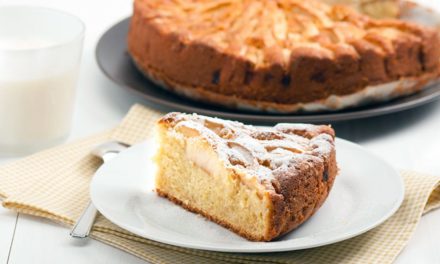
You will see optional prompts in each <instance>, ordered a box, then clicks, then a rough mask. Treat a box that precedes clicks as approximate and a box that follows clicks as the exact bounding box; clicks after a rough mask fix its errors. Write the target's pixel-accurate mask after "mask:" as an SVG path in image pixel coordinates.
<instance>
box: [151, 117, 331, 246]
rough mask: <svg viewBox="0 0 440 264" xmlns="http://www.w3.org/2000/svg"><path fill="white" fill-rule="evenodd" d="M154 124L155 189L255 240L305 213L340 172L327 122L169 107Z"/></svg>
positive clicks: (273, 235)
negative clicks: (275, 120) (243, 117)
mask: <svg viewBox="0 0 440 264" xmlns="http://www.w3.org/2000/svg"><path fill="white" fill-rule="evenodd" d="M157 132H158V133H157V134H158V143H159V144H158V145H159V148H158V150H157V154H156V158H155V160H156V163H157V167H158V170H157V175H156V179H155V183H156V191H157V193H158V194H159V195H160V196H163V197H166V198H168V199H169V200H171V201H173V202H174V203H176V204H179V205H181V206H182V207H184V208H186V209H188V210H190V211H193V212H196V213H199V214H201V215H203V216H205V217H206V218H208V219H210V220H212V221H215V222H216V223H218V224H220V225H222V226H224V227H226V228H229V229H230V230H232V231H234V232H236V233H237V234H239V235H241V236H243V237H245V238H247V239H249V240H253V241H270V240H273V239H275V238H277V237H279V236H281V235H283V234H285V233H287V232H289V231H291V230H293V229H295V228H296V227H298V226H299V225H300V224H301V223H303V222H304V221H306V220H307V219H308V218H310V216H312V215H313V214H314V213H315V212H316V211H317V210H318V209H319V207H320V206H321V205H322V204H323V202H324V201H325V199H326V198H327V196H328V194H329V192H330V189H331V188H332V185H333V182H334V180H335V177H336V174H337V165H336V154H335V148H334V131H333V129H332V128H331V127H329V126H315V125H306V124H278V125H276V126H275V127H272V128H269V127H253V126H249V125H243V124H242V123H239V122H234V121H225V120H221V119H217V118H209V117H204V116H200V115H196V114H192V115H189V114H181V113H170V114H167V115H166V116H164V117H163V118H161V119H160V120H159V121H158V123H157Z"/></svg>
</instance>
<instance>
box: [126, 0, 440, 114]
mask: <svg viewBox="0 0 440 264" xmlns="http://www.w3.org/2000/svg"><path fill="white" fill-rule="evenodd" d="M128 51H129V53H130V54H131V57H132V58H133V60H134V62H135V64H136V65H137V67H138V68H139V69H140V70H141V71H142V72H143V73H144V74H145V75H146V76H148V77H149V78H150V79H152V80H153V81H155V82H157V83H158V84H159V85H160V86H162V87H164V88H166V89H169V90H171V91H174V92H175V93H177V94H180V95H183V96H185V97H188V98H192V99H194V100H200V101H203V102H207V103H212V104H217V105H223V106H227V107H232V108H243V109H251V110H259V111H272V112H273V111H274V112H283V113H289V112H296V111H301V110H303V111H322V110H337V109H343V108H346V107H352V106H357V105H361V104H365V103H369V102H372V101H373V102H375V101H385V100H390V99H392V98H395V97H398V96H403V95H407V94H410V93H414V92H416V91H419V90H420V89H421V88H422V87H424V86H426V84H427V83H429V82H430V81H433V80H436V79H437V78H438V75H439V62H440V41H439V36H438V33H437V31H436V30H434V29H430V28H427V27H423V26H419V25H416V24H412V23H408V22H403V21H400V20H393V19H387V20H376V19H373V18H370V17H369V16H366V15H362V14H360V13H357V12H356V11H355V10H354V9H351V8H349V7H346V6H340V5H336V6H332V5H327V4H326V3H324V2H320V1H315V0H307V1H302V0H278V1H276V0H262V1H253V0H241V1H232V0H223V1H201V0H199V1H194V0H181V1H163V0H135V3H134V14H133V17H132V19H131V24H130V30H129V34H128Z"/></svg>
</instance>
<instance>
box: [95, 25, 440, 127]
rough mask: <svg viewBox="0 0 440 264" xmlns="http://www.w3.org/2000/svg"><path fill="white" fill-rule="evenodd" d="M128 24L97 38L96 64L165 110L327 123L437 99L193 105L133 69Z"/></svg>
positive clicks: (436, 90)
mask: <svg viewBox="0 0 440 264" xmlns="http://www.w3.org/2000/svg"><path fill="white" fill-rule="evenodd" d="M129 21H130V18H126V19H124V20H122V21H121V22H119V23H117V24H116V25H114V26H113V27H112V28H110V29H109V30H108V31H107V32H105V33H104V35H103V36H102V37H101V39H100V40H99V42H98V45H97V47H96V59H97V61H98V65H99V67H100V68H101V70H102V71H103V72H104V74H105V75H107V76H108V77H109V78H110V79H111V80H113V81H115V82H116V83H118V84H120V85H121V86H122V87H124V88H126V89H128V90H130V91H132V92H135V93H137V94H139V96H142V97H144V98H145V99H147V100H148V101H150V102H151V103H153V105H159V106H162V107H163V106H165V107H167V108H169V110H170V111H182V112H187V113H192V112H195V113H199V114H204V115H210V116H217V117H221V118H227V119H233V120H241V121H244V122H250V123H279V122H304V123H317V122H323V123H330V122H336V121H344V120H351V119H360V118H366V117H372V116H378V115H385V114H390V113H394V112H398V111H403V110H407V109H410V108H414V107H417V106H420V105H422V104H426V103H429V102H432V101H433V100H435V99H438V98H439V97H440V85H435V86H431V87H427V88H425V89H424V90H423V91H421V92H419V93H416V94H413V95H410V96H407V97H403V98H399V99H395V100H392V101H390V102H387V103H381V104H374V105H369V106H366V107H359V108H352V109H347V110H343V111H338V112H324V113H314V114H287V115H286V114H285V115H283V114H267V113H255V112H245V111H239V110H231V109H225V108H221V107H218V106H213V105H209V104H203V103H200V102H194V101H191V100H189V99H186V98H182V97H179V96H176V95H174V94H173V93H170V92H167V91H165V90H164V89H162V88H160V87H158V86H157V85H155V84H153V83H152V82H151V81H149V80H148V79H147V78H145V77H144V76H143V75H142V74H141V73H140V72H139V71H138V70H137V69H136V67H135V66H134V64H133V62H132V60H131V58H130V56H129V54H128V53H127V45H126V38H127V32H128V25H129Z"/></svg>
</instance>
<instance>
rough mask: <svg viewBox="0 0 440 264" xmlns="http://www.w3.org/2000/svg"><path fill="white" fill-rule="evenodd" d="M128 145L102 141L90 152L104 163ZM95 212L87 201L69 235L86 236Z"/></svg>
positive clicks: (96, 212) (93, 220)
mask: <svg viewBox="0 0 440 264" xmlns="http://www.w3.org/2000/svg"><path fill="white" fill-rule="evenodd" d="M128 146H129V145H127V144H125V143H122V142H118V141H110V142H106V143H103V144H101V145H99V146H98V147H96V148H95V149H93V150H92V154H93V155H95V156H97V157H100V158H101V159H102V160H103V161H104V163H106V162H108V161H109V160H111V159H113V158H114V157H116V156H117V155H118V154H119V152H121V151H123V150H124V149H126V148H127V147H128ZM97 214H98V210H96V208H95V206H94V205H93V203H92V202H89V204H88V205H87V207H86V209H84V211H83V213H82V214H81V216H80V217H79V219H78V220H77V222H76V224H75V226H74V227H73V228H72V231H70V236H71V237H75V238H86V237H88V236H89V234H90V230H91V229H92V226H93V223H94V222H95V218H96V215H97Z"/></svg>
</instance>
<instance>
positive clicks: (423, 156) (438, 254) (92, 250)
mask: <svg viewBox="0 0 440 264" xmlns="http://www.w3.org/2000/svg"><path fill="white" fill-rule="evenodd" d="M419 2H421V3H423V4H426V5H430V6H431V7H433V8H435V9H437V10H439V11H440V2H437V1H430V0H419ZM435 2H437V3H435ZM18 4H26V5H34V6H35V5H38V6H46V7H51V8H56V9H60V10H64V11H67V12H70V13H72V14H74V15H77V16H78V17H80V18H81V19H82V20H83V21H84V22H85V24H86V27H87V31H86V38H85V46H84V53H83V58H82V65H81V74H80V80H79V85H78V92H77V101H76V111H75V117H74V123H73V130H72V133H71V136H70V138H69V140H73V139H77V138H80V137H83V136H87V135H91V134H94V133H96V132H99V131H102V130H105V129H108V128H110V127H113V126H115V125H116V124H117V123H118V122H119V121H120V120H121V119H122V117H123V116H124V115H125V114H126V112H127V111H128V109H129V108H130V106H131V105H133V104H135V103H143V104H146V105H148V103H147V102H146V101H144V100H142V99H140V98H137V97H136V96H135V95H132V94H130V93H129V92H127V91H125V90H123V89H120V88H119V87H117V85H115V84H114V83H112V82H111V81H109V80H108V79H106V77H105V76H104V75H103V74H102V73H101V72H100V71H99V69H98V66H97V64H96V61H95V56H94V50H95V45H96V43H97V41H98V39H99V37H100V36H101V34H103V32H104V31H105V30H106V29H107V28H109V27H110V26H111V25H113V24H114V23H115V22H117V21H119V20H122V19H123V18H125V17H127V16H129V15H130V14H131V11H132V2H131V1H127V0H107V1H104V0H94V1H87V0H76V1H68V0H0V6H3V5H18ZM334 127H335V129H336V132H337V134H338V136H339V137H341V138H345V139H348V140H351V141H354V142H356V143H359V144H361V145H362V146H364V147H365V148H367V149H368V150H370V151H371V152H374V153H376V154H377V155H379V156H380V157H382V158H384V159H385V160H387V161H388V162H389V163H390V164H392V165H393V166H394V167H396V168H404V169H412V170H417V171H421V172H427V173H431V174H439V173H440V160H439V155H438V150H439V149H440V140H438V139H437V136H438V135H439V132H438V131H440V102H435V103H431V104H429V105H426V106H423V107H420V108H418V109H414V110H410V111H405V112H402V113H397V114H392V115H388V116H383V117H377V118H370V119H365V120H356V121H349V122H344V123H339V124H335V125H334ZM8 160H9V159H7V158H0V163H4V162H7V161H8ZM0 234H1V235H0V263H145V262H144V261H143V260H141V259H138V258H136V257H134V256H132V255H130V254H128V253H125V252H123V251H120V250H118V249H115V248H112V247H110V246H107V245H105V244H102V243H100V242H97V241H93V240H90V241H85V242H79V241H76V240H73V239H71V238H70V237H69V230H67V229H66V228H64V227H61V226H58V225H56V224H54V223H52V222H49V221H47V220H42V219H38V218H36V217H31V216H26V215H22V214H16V213H13V212H10V211H8V210H6V209H4V208H1V207H0ZM439 237H440V210H437V211H434V212H432V213H429V214H428V215H426V216H424V217H423V218H422V220H421V222H420V224H419V225H418V227H417V229H416V232H415V234H414V236H413V237H412V238H411V239H410V241H409V243H408V245H407V246H406V248H405V249H404V250H403V251H402V253H401V254H400V255H399V257H398V259H397V263H440V251H439V250H438V240H437V239H438V238H439Z"/></svg>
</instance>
